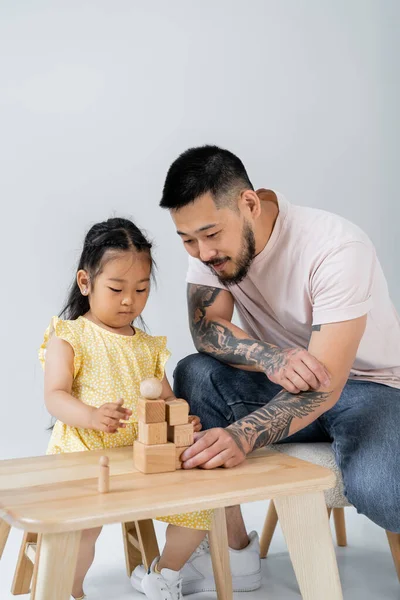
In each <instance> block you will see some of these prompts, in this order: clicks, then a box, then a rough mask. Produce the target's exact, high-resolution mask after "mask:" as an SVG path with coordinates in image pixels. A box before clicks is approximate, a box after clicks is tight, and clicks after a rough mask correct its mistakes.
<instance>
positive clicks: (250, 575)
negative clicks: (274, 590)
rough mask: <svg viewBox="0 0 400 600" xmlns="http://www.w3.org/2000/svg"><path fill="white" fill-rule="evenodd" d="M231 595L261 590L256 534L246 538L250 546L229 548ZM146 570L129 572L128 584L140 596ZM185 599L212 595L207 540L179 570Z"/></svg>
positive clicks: (213, 590) (212, 576)
mask: <svg viewBox="0 0 400 600" xmlns="http://www.w3.org/2000/svg"><path fill="white" fill-rule="evenodd" d="M229 559H230V563H231V571H232V586H233V591H234V592H251V591H253V590H257V589H258V588H259V587H260V586H261V561H260V542H259V539H258V535H257V532H256V531H252V532H251V533H250V534H249V545H248V546H246V548H243V550H232V548H229ZM145 575H146V569H145V568H144V566H143V565H139V566H137V567H136V569H135V570H134V571H133V572H132V575H131V583H132V585H133V587H134V588H135V590H138V591H139V592H143V589H142V581H143V578H144V576H145ZM181 576H182V579H183V583H182V592H183V594H184V595H187V594H195V593H197V592H215V591H216V587H215V581H214V575H213V569H212V562H211V554H210V547H209V544H208V540H207V538H206V539H205V540H204V541H203V542H202V543H201V544H200V546H199V547H198V548H197V549H196V550H195V552H193V554H192V556H191V557H190V558H189V560H188V562H187V563H186V564H185V566H184V567H183V569H182V570H181Z"/></svg>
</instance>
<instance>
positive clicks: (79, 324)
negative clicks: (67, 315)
mask: <svg viewBox="0 0 400 600" xmlns="http://www.w3.org/2000/svg"><path fill="white" fill-rule="evenodd" d="M83 321H84V320H83V319H81V318H80V317H79V318H78V319H76V320H74V321H68V320H64V319H60V317H52V318H51V321H50V324H49V326H48V327H47V329H46V331H45V332H44V337H43V342H42V344H41V346H40V348H39V360H40V362H41V363H42V366H43V367H44V364H45V359H46V351H47V346H48V344H49V341H50V339H51V338H52V337H53V336H56V337H58V338H60V339H62V340H64V341H66V342H68V343H69V344H70V346H72V349H73V351H74V356H75V363H76V365H77V364H78V363H79V361H80V360H81V355H82V342H83V339H84V328H85V323H84V322H83Z"/></svg>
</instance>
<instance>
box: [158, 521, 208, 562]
mask: <svg viewBox="0 0 400 600" xmlns="http://www.w3.org/2000/svg"><path fill="white" fill-rule="evenodd" d="M206 534H207V531H200V530H199V529H189V528H187V527H178V526H177V525H168V527H167V533H166V542H165V547H164V550H163V553H162V555H161V558H160V560H159V562H158V565H157V569H158V570H159V571H161V569H172V570H173V571H180V570H181V569H182V568H183V565H184V564H185V563H186V562H187V561H188V560H189V558H190V557H191V555H192V554H193V552H194V551H195V550H196V548H197V547H198V545H199V544H200V543H201V542H202V541H203V540H204V538H205V537H206Z"/></svg>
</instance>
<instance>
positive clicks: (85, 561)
mask: <svg viewBox="0 0 400 600" xmlns="http://www.w3.org/2000/svg"><path fill="white" fill-rule="evenodd" d="M100 531H101V527H96V528H95V529H85V530H84V531H82V538H81V543H80V546H79V552H78V560H77V563H76V571H75V579H74V585H73V588H72V595H73V597H74V598H81V597H82V596H83V581H84V579H85V577H86V573H87V572H88V571H89V569H90V567H91V565H92V562H93V559H94V550H95V545H96V540H97V538H98V537H99V535H100Z"/></svg>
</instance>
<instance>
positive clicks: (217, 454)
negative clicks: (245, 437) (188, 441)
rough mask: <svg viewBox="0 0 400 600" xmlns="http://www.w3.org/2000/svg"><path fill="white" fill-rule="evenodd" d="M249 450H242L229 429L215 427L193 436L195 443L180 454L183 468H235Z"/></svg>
mask: <svg viewBox="0 0 400 600" xmlns="http://www.w3.org/2000/svg"><path fill="white" fill-rule="evenodd" d="M249 451H250V448H247V447H246V448H244V447H243V444H242V442H241V440H240V439H239V438H238V437H237V436H236V435H235V430H234V429H231V427H227V428H226V429H222V428H220V427H216V428H214V429H208V430H207V431H203V432H201V433H197V434H195V443H194V444H193V446H191V447H190V448H188V449H187V450H185V452H184V453H183V454H182V457H181V459H182V461H183V468H184V469H193V467H201V468H202V469H215V468H216V467H226V468H227V469H229V468H231V467H236V465H239V464H240V463H242V462H243V461H244V460H245V458H246V454H247V453H248V452H249Z"/></svg>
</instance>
